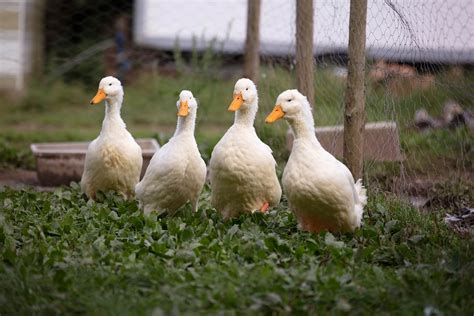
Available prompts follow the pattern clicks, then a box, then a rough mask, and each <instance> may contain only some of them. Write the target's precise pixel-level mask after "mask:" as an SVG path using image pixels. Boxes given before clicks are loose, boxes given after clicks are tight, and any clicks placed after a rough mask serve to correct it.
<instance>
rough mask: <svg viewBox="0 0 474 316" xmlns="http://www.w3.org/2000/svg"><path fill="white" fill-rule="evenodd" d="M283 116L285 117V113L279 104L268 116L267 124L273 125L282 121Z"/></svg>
mask: <svg viewBox="0 0 474 316" xmlns="http://www.w3.org/2000/svg"><path fill="white" fill-rule="evenodd" d="M283 116H285V112H283V109H282V108H281V105H279V104H277V105H275V107H274V108H273V111H272V112H271V113H270V114H268V116H267V118H266V119H265V123H273V122H275V121H278V120H279V119H281V118H282V117H283Z"/></svg>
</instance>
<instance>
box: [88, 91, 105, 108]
mask: <svg viewBox="0 0 474 316" xmlns="http://www.w3.org/2000/svg"><path fill="white" fill-rule="evenodd" d="M106 96H107V95H106V94H105V91H104V89H102V88H101V89H99V90H98V91H97V94H96V95H95V97H93V98H92V100H91V104H97V103H99V102H101V101H102V100H104V99H105V98H106Z"/></svg>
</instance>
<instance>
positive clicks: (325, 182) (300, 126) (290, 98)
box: [265, 90, 367, 232]
mask: <svg viewBox="0 0 474 316" xmlns="http://www.w3.org/2000/svg"><path fill="white" fill-rule="evenodd" d="M276 104H277V105H276V106H275V108H274V109H273V111H272V112H271V113H270V114H269V115H268V117H267V118H266V120H265V121H266V122H267V123H272V122H275V121H276V120H278V119H280V118H285V119H286V120H287V121H288V123H289V125H290V126H291V129H292V130H293V133H294V135H295V141H294V143H293V149H292V151H291V155H290V158H289V160H288V163H287V165H286V167H285V170H284V172H283V178H282V184H283V190H284V191H285V194H286V196H287V198H288V202H289V206H290V209H291V210H292V211H293V213H294V214H295V216H296V218H297V220H298V223H299V226H300V228H301V229H303V230H306V231H312V232H319V231H322V230H329V231H333V232H348V231H353V230H354V229H355V228H357V227H359V226H360V224H361V219H362V213H363V208H364V205H365V203H366V200H367V197H366V191H365V188H364V187H363V186H362V181H361V180H358V181H357V182H356V183H354V178H353V177H352V174H351V172H350V171H349V169H348V168H347V167H346V166H345V165H344V164H343V163H341V162H340V161H339V160H337V159H336V158H334V156H332V155H331V154H330V153H328V152H327V151H326V150H324V148H323V147H322V146H321V144H320V143H319V141H318V140H317V138H316V134H315V132H314V120H313V115H312V112H311V107H310V105H309V102H308V100H307V99H306V97H305V96H303V95H302V94H301V93H300V92H298V90H287V91H285V92H283V93H281V94H280V95H279V96H278V99H277V101H276Z"/></svg>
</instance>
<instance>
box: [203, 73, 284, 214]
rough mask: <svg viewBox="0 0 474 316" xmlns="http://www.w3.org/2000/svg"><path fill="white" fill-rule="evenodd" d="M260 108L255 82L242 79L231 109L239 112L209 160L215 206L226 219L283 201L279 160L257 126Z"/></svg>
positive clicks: (265, 208) (237, 84) (238, 82)
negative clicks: (255, 123)
mask: <svg viewBox="0 0 474 316" xmlns="http://www.w3.org/2000/svg"><path fill="white" fill-rule="evenodd" d="M257 110H258V96H257V88H256V87H255V84H254V83H253V82H252V81H251V80H249V79H245V78H244V79H240V80H238V81H237V83H236V84H235V88H234V99H233V101H232V103H231V104H230V106H229V111H235V121H234V124H233V125H232V126H231V127H230V128H229V130H228V131H227V132H226V133H225V135H224V136H223V137H222V139H221V140H220V141H219V142H218V143H217V145H216V146H215V147H214V150H213V151H212V155H211V160H210V162H209V172H210V180H211V189H212V205H213V206H214V207H215V208H216V209H217V210H218V211H219V212H221V214H222V216H223V217H224V219H227V218H230V217H235V216H238V215H239V214H240V213H244V212H253V211H256V210H260V211H261V212H266V211H267V210H268V208H269V206H275V205H277V204H278V203H279V201H280V197H281V187H280V184H279V182H278V178H277V176H276V172H275V166H276V162H275V159H274V158H273V156H272V151H271V149H270V147H268V146H267V145H266V144H264V143H263V142H262V141H261V140H260V139H259V138H258V136H257V133H256V132H255V128H254V127H253V123H254V120H255V115H256V113H257Z"/></svg>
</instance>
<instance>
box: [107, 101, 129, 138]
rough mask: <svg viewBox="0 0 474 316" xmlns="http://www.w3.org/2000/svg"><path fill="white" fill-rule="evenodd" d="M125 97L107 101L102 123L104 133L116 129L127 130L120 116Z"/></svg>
mask: <svg viewBox="0 0 474 316" xmlns="http://www.w3.org/2000/svg"><path fill="white" fill-rule="evenodd" d="M122 101H123V96H118V97H116V98H114V99H111V100H110V101H109V100H106V101H105V117H104V121H103V122H102V131H104V132H107V131H110V130H114V129H123V128H125V123H124V121H123V120H122V117H121V116H120V109H121V107H122Z"/></svg>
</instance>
